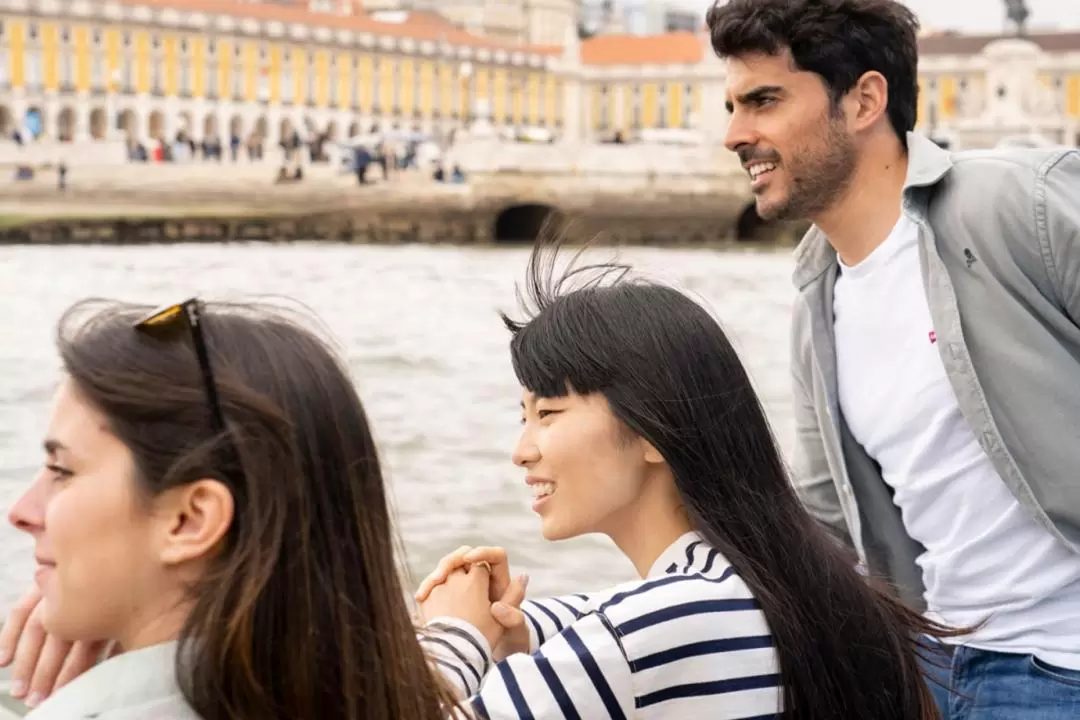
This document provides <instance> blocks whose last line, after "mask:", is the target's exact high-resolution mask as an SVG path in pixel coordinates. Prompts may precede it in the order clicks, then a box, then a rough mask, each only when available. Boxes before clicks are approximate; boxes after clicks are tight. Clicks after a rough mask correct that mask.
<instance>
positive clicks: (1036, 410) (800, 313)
mask: <svg viewBox="0 0 1080 720" xmlns="http://www.w3.org/2000/svg"><path fill="white" fill-rule="evenodd" d="M903 212H904V213H905V214H906V215H907V216H908V217H910V218H911V219H912V220H914V221H915V222H916V224H917V225H918V226H919V228H920V233H919V241H920V242H919V256H920V260H921V265H922V274H923V284H924V286H925V288H926V293H927V299H928V301H929V304H930V315H931V317H932V318H933V323H934V331H935V333H936V335H937V348H938V350H939V352H940V353H941V359H942V361H943V362H944V364H945V371H946V373H947V374H948V377H949V381H950V383H951V385H952V387H953V390H954V391H955V393H956V396H957V399H958V400H959V404H960V410H961V412H962V413H963V415H964V417H965V418H966V419H967V421H968V423H970V425H971V427H972V429H973V430H974V432H975V435H976V437H977V438H978V440H979V443H980V445H981V446H982V448H983V450H984V451H985V452H986V453H987V455H988V456H989V457H990V459H991V461H992V462H993V464H994V467H995V468H996V469H997V472H998V474H999V475H1000V476H1001V478H1002V479H1003V480H1004V481H1005V483H1006V485H1008V487H1009V489H1010V490H1011V491H1012V493H1013V494H1014V495H1015V496H1016V498H1017V499H1018V500H1019V501H1020V503H1021V504H1022V505H1023V507H1024V508H1025V509H1026V510H1027V511H1028V512H1029V513H1031V516H1032V517H1034V518H1035V519H1036V520H1037V521H1038V522H1039V523H1041V524H1042V525H1043V526H1044V527H1045V528H1046V529H1047V530H1048V531H1049V532H1051V533H1052V534H1053V535H1055V536H1056V537H1058V538H1059V539H1061V540H1062V541H1064V542H1065V543H1066V544H1067V545H1068V546H1069V547H1071V548H1072V549H1073V550H1075V551H1077V552H1080V327H1078V325H1080V151H1077V150H1069V149H1052V150H1027V149H1018V150H993V151H969V152H963V153H957V154H950V153H948V152H946V151H944V150H942V149H940V148H938V147H937V146H936V145H935V144H933V143H932V142H931V141H930V140H928V139H927V138H925V137H923V136H921V135H918V134H915V133H909V134H908V174H907V180H906V182H905V185H904V193H903ZM837 267H838V265H837V260H836V253H835V251H833V249H832V248H831V246H830V245H829V243H828V239H827V238H826V237H825V235H824V234H823V233H822V232H821V231H820V230H818V229H817V228H816V227H814V228H811V229H810V231H809V232H808V233H807V234H806V237H804V238H803V240H802V242H801V243H800V244H799V247H798V248H797V249H796V251H795V273H794V282H795V285H796V287H797V288H798V294H797V296H796V300H795V306H794V311H793V319H792V363H791V367H792V374H793V376H794V377H793V380H794V383H793V384H794V396H795V426H796V435H797V438H796V450H795V454H794V457H793V468H792V470H793V473H794V482H795V485H796V488H797V490H798V492H799V494H800V495H801V497H802V499H803V502H804V503H805V504H806V506H807V508H808V509H809V510H810V512H811V513H813V514H814V516H815V517H817V518H818V520H820V521H821V522H822V523H824V524H825V525H826V526H827V527H828V528H830V529H831V530H832V531H833V532H834V533H835V534H836V535H837V536H838V537H839V538H841V539H842V540H844V541H845V542H846V543H847V544H849V545H850V546H852V547H854V549H855V550H856V552H857V553H858V555H859V558H860V559H861V561H862V562H863V563H865V564H866V566H867V567H868V569H869V570H870V572H871V573H872V574H874V575H878V576H884V577H885V578H886V579H888V580H890V581H891V582H893V583H895V584H896V585H897V586H898V587H899V589H900V592H901V595H902V597H903V598H904V599H905V600H906V601H907V602H909V603H911V604H912V605H913V606H914V607H916V608H920V609H921V608H923V607H924V600H923V584H922V575H921V572H920V571H919V568H918V566H917V565H916V564H915V559H916V558H917V557H918V556H919V555H920V554H921V553H922V552H923V548H922V547H921V546H920V545H919V544H918V543H916V542H915V541H914V540H912V539H911V538H910V537H909V536H908V534H907V532H906V531H905V529H904V525H903V522H902V521H901V519H900V511H899V509H898V508H897V507H896V505H894V504H893V501H892V491H891V489H890V488H889V486H888V485H887V484H886V483H885V482H884V481H883V480H882V477H881V472H880V468H879V466H878V465H877V463H875V462H874V460H873V458H871V457H870V456H869V455H867V453H866V452H865V451H864V450H863V448H862V447H861V446H860V445H859V444H858V443H857V442H856V441H855V439H854V438H853V437H852V435H851V432H850V431H849V430H848V428H847V426H846V424H845V423H844V419H843V417H841V414H840V408H839V402H838V396H837V379H836V349H835V343H834V339H833V313H832V304H833V287H834V285H835V280H836V273H837ZM881 412H882V413H887V412H889V408H887V407H883V408H881Z"/></svg>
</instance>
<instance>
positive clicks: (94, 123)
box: [90, 107, 109, 140]
mask: <svg viewBox="0 0 1080 720" xmlns="http://www.w3.org/2000/svg"><path fill="white" fill-rule="evenodd" d="M108 132H109V118H108V116H107V115H106V114H105V109H104V108H99V107H97V108H94V109H93V110H91V111H90V137H91V138H93V139H94V140H104V139H105V135H106V134H107V133H108Z"/></svg>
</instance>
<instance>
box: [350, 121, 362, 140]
mask: <svg viewBox="0 0 1080 720" xmlns="http://www.w3.org/2000/svg"><path fill="white" fill-rule="evenodd" d="M359 134H360V123H358V122H356V121H355V120H354V121H353V122H351V123H349V137H350V138H354V137H356V136H357V135H359Z"/></svg>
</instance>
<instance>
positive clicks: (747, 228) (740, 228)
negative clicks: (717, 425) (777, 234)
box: [735, 202, 770, 242]
mask: <svg viewBox="0 0 1080 720" xmlns="http://www.w3.org/2000/svg"><path fill="white" fill-rule="evenodd" d="M769 225H770V224H769V223H767V222H765V221H764V220H762V219H761V216H760V215H758V213H757V206H756V205H755V204H754V203H753V202H751V203H750V204H749V205H747V206H746V207H745V208H743V211H742V213H740V214H739V219H738V221H737V222H736V223H735V239H736V240H738V241H739V242H761V241H763V240H767V239H768V237H769V235H770V233H769V232H768V230H769Z"/></svg>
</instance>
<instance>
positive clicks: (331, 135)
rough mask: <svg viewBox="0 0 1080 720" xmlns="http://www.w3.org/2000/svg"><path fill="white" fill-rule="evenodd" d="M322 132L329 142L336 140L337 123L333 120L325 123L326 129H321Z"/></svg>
mask: <svg viewBox="0 0 1080 720" xmlns="http://www.w3.org/2000/svg"><path fill="white" fill-rule="evenodd" d="M323 133H324V134H325V135H326V139H327V140H329V141H330V142H337V135H338V129H337V123H336V122H334V121H333V120H331V121H330V122H328V123H326V129H325V130H324V131H323Z"/></svg>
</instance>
